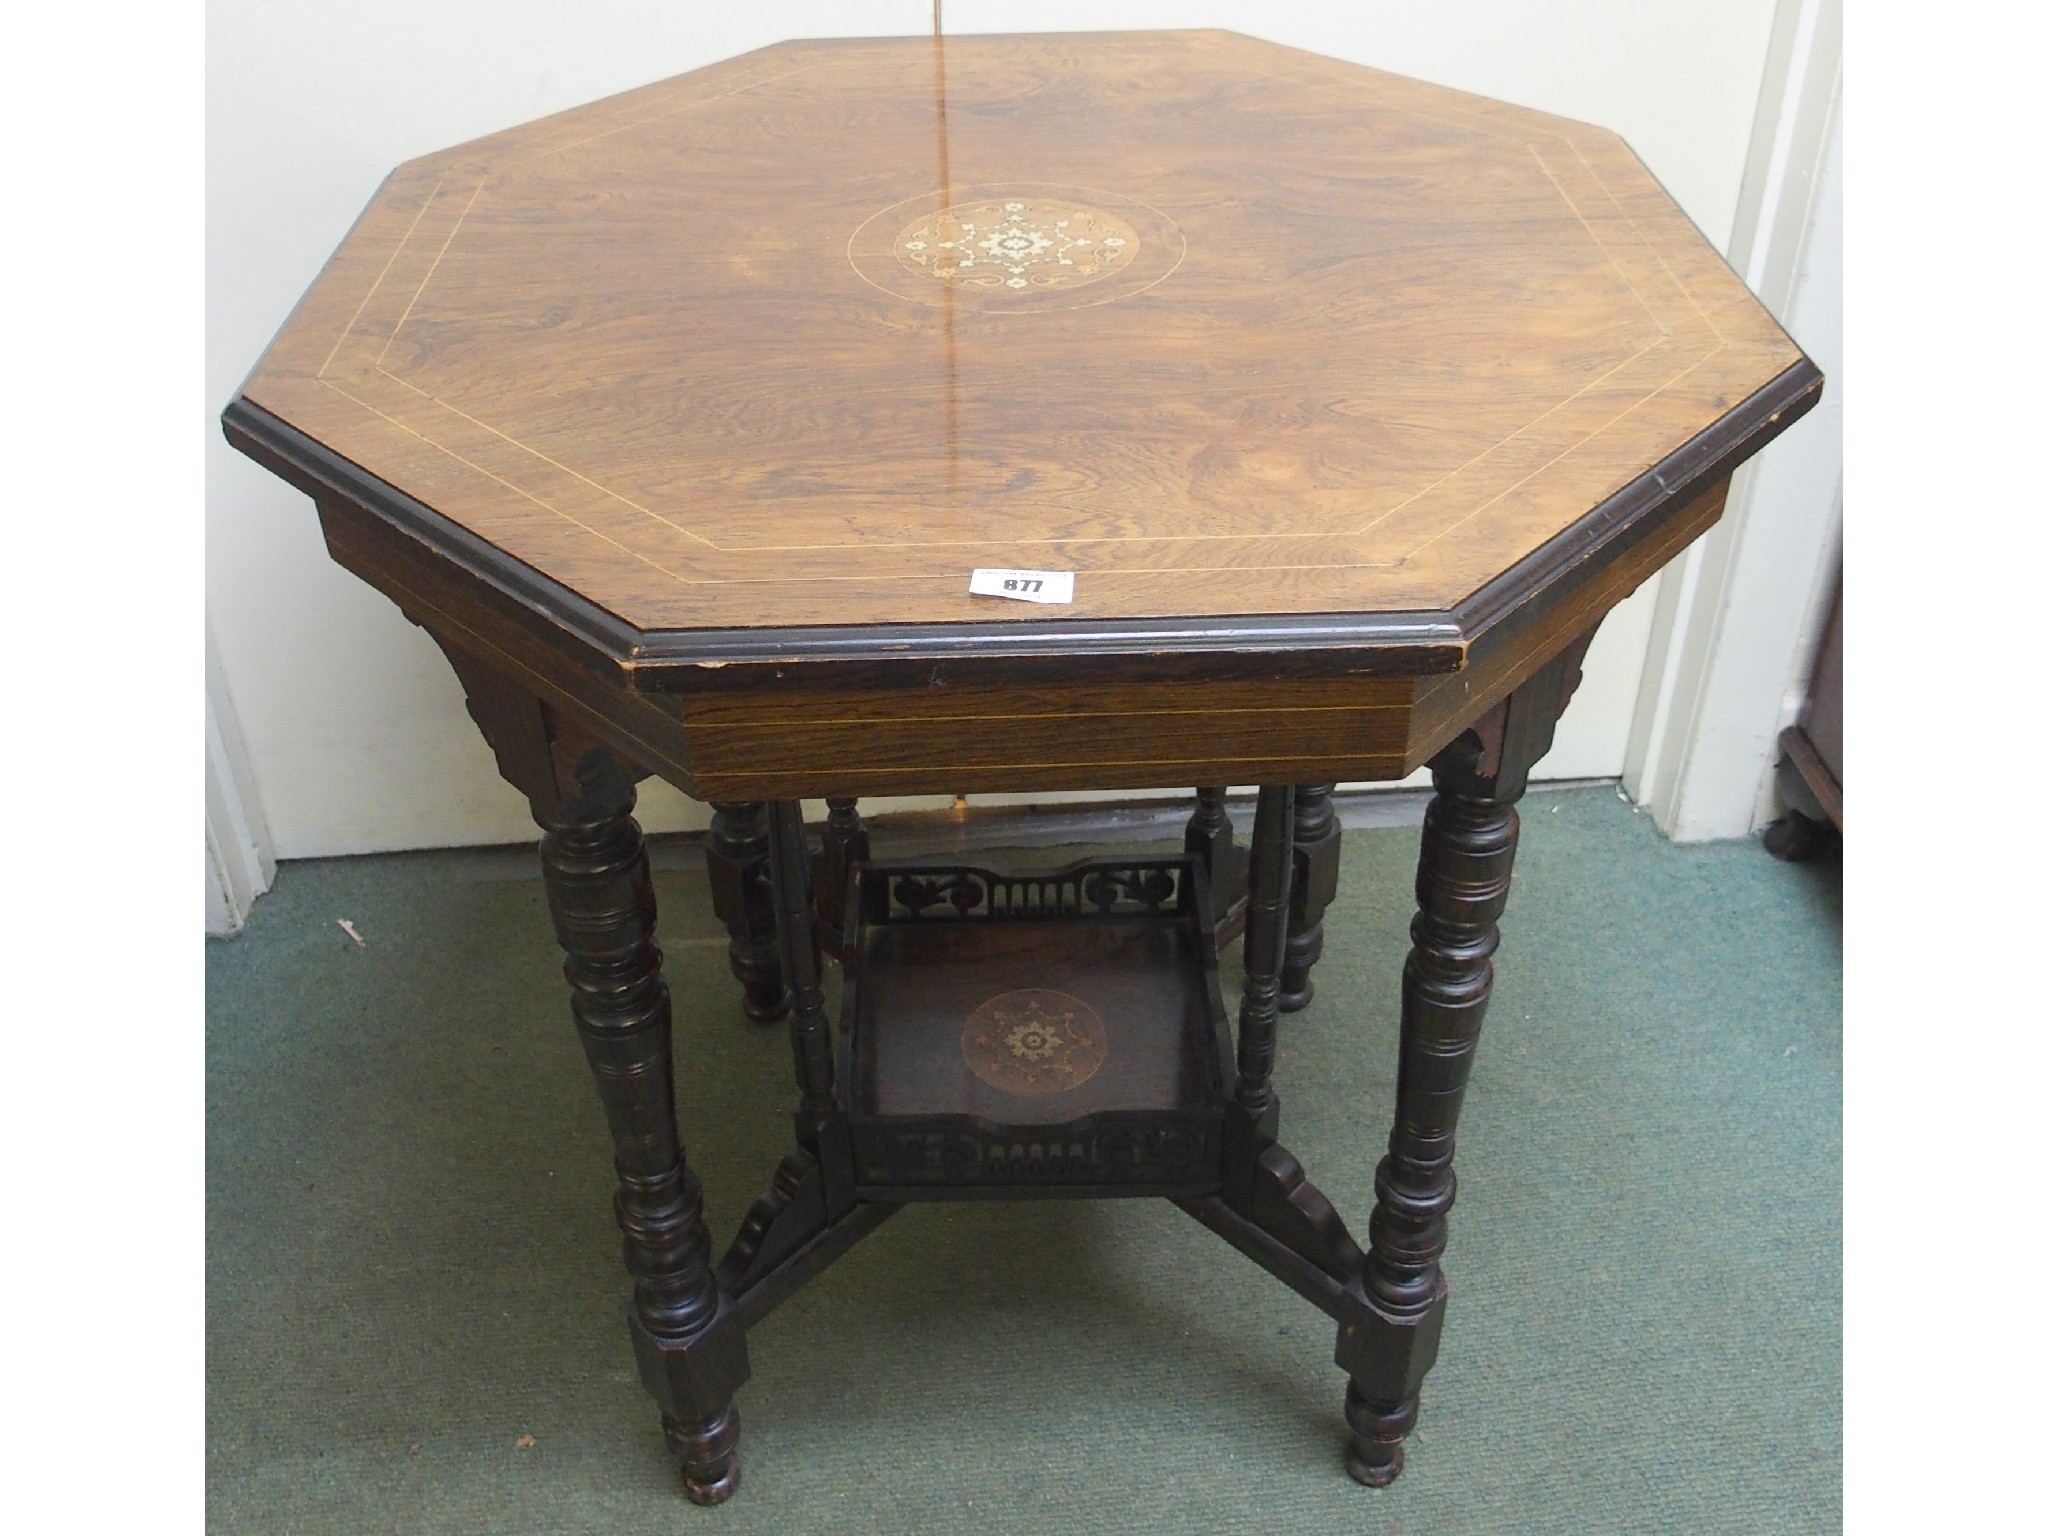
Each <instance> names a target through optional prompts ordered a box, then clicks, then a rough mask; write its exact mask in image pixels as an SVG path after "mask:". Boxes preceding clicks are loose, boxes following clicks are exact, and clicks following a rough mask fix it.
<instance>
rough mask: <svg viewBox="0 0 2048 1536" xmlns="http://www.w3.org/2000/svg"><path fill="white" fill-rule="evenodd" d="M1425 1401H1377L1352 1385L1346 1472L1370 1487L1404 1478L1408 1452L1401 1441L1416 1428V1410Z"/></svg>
mask: <svg viewBox="0 0 2048 1536" xmlns="http://www.w3.org/2000/svg"><path fill="white" fill-rule="evenodd" d="M1420 1405H1421V1399H1420V1398H1415V1397H1411V1398H1408V1399H1406V1400H1405V1401H1402V1402H1398V1403H1381V1402H1375V1401H1374V1400H1373V1399H1371V1398H1369V1397H1367V1396H1366V1395H1365V1394H1364V1393H1363V1392H1361V1391H1359V1390H1358V1383H1357V1382H1355V1381H1354V1382H1353V1383H1351V1385H1350V1387H1349V1388H1347V1389H1346V1390H1345V1393H1344V1422H1345V1423H1346V1424H1349V1425H1350V1426H1351V1442H1350V1444H1348V1445H1346V1446H1345V1447H1344V1470H1345V1471H1346V1472H1349V1473H1350V1474H1351V1475H1352V1477H1353V1478H1355V1479H1357V1480H1358V1481H1359V1482H1361V1483H1363V1484H1365V1486H1366V1487H1368V1488H1384V1487H1386V1486H1387V1484H1389V1483H1391V1482H1392V1481H1393V1480H1394V1479H1395V1478H1397V1477H1399V1476H1400V1475H1401V1467H1402V1465H1403V1463H1404V1462H1405V1461H1406V1459H1407V1457H1406V1453H1405V1452H1404V1451H1403V1450H1402V1449H1401V1442H1402V1441H1403V1440H1406V1439H1407V1438H1408V1434H1409V1431H1411V1430H1412V1429H1414V1428H1415V1413H1416V1409H1417V1408H1418V1407H1419V1406H1420Z"/></svg>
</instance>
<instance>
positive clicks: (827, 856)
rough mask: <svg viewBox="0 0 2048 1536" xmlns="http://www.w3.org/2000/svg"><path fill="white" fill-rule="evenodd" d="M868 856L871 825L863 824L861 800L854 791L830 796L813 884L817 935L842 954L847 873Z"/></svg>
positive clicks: (833, 952)
mask: <svg viewBox="0 0 2048 1536" xmlns="http://www.w3.org/2000/svg"><path fill="white" fill-rule="evenodd" d="M867 857H868V829H867V828H866V827H864V826H862V825H861V819H860V802H859V801H858V800H857V799H855V798H854V797H853V796H851V795H848V796H843V797H842V796H836V795H829V796H827V797H826V799H825V832H824V836H823V837H822V838H821V839H820V840H819V846H818V867H817V874H816V876H815V877H814V878H813V880H812V884H813V886H814V887H815V893H816V894H815V897H814V902H813V905H814V907H815V909H816V911H817V914H818V937H819V939H820V940H822V941H823V943H824V946H825V948H826V950H827V951H828V952H830V953H831V954H834V955H837V954H839V953H840V952H841V950H842V949H843V948H844V944H845V938H846V932H845V930H846V911H845V907H846V881H847V876H848V875H849V874H850V873H851V872H852V870H853V867H854V866H855V865H856V864H861V863H865V862H866V860H867Z"/></svg>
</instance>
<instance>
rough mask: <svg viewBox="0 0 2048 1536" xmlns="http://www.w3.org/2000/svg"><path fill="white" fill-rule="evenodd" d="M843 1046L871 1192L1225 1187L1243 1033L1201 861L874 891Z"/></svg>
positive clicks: (858, 931) (957, 870) (863, 874)
mask: <svg viewBox="0 0 2048 1536" xmlns="http://www.w3.org/2000/svg"><path fill="white" fill-rule="evenodd" d="M849 923H850V927H851V928H852V938H851V942H850V943H849V944H848V946H847V955H848V957H849V962H850V963H849V964H848V967H847V986H846V991H845V994H844V997H843V1000H842V1008H843V1018H842V1028H841V1032H840V1033H841V1040H842V1042H843V1049H844V1059H843V1062H842V1070H841V1079H840V1080H841V1082H842V1083H843V1084H844V1085H845V1087H844V1092H845V1099H844V1102H845V1104H846V1108H847V1113H848V1119H849V1122H850V1125H851V1130H852V1141H853V1162H854V1180H855V1185H856V1188H857V1189H858V1190H859V1192H860V1193H861V1195H862V1196H863V1197H864V1198H869V1199H878V1200H908V1199H945V1198H954V1199H962V1198H969V1199H987V1198H990V1197H1000V1196H1004V1195H1010V1196H1025V1197H1034V1198H1035V1197H1045V1196H1053V1195H1079V1196H1117V1195H1167V1196H1174V1197H1190V1196H1199V1195H1204V1194H1213V1193H1215V1192H1216V1191H1218V1190H1219V1189H1220V1188H1221V1187H1222V1169H1223V1123H1224V1109H1225V1106H1226V1104H1227V1103H1228V1101H1229V1097H1230V1091H1231V1087H1232V1081H1233V1079H1232V1073H1231V1067H1230V1060H1231V1051H1230V1030H1229V1022H1228V1018H1227V1016H1226V1015H1225V1013H1224V1009H1223V1000H1222V994H1221V991H1220V989H1219V987H1218V984H1217V977H1216V944H1215V930H1214V923H1213V919H1212V916H1211V914H1210V911H1209V906H1208V893H1207V889H1206V884H1205V881H1204V878H1203V875H1202V872H1201V870H1200V868H1199V866H1198V865H1197V864H1195V863H1194V862H1193V861H1192V860H1189V859H1184V858H1170V859H1123V860H1115V861H1103V862H1089V863H1082V864H1074V865H1069V866H1067V867H1065V868H1063V869H1060V870H1057V871H1054V872H1051V873H1049V874H1043V875H1004V874H999V873H997V872H995V871H991V870H984V869H975V868H968V867H963V866H957V865H946V866H934V865H928V864H905V863H895V862H879V861H878V862H874V863H870V864H866V865H863V866H861V867H860V869H859V870H858V871H857V872H856V876H855V888H854V896H853V905H852V909H851V910H850V912H849Z"/></svg>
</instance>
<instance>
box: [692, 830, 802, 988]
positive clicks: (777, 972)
mask: <svg viewBox="0 0 2048 1536" xmlns="http://www.w3.org/2000/svg"><path fill="white" fill-rule="evenodd" d="M704 863H705V867H706V868H707V870H708V871H709V873H710V876H711V909H712V911H714V912H716V913H717V914H718V919H719V921H720V922H722V923H724V924H725V931H726V933H727V934H728V935H729V936H730V939H731V943H730V944H728V945H727V947H726V954H727V957H728V958H729V959H730V960H731V962H732V973H733V975H734V976H735V977H737V978H738V979H739V983H740V986H741V987H742V988H743V989H744V991H745V996H744V1000H743V1002H742V1004H741V1006H742V1007H744V1008H745V1009H746V1013H747V1017H748V1018H750V1019H752V1020H754V1021H755V1022H756V1023H760V1024H768V1023H773V1022H774V1021H775V1020H776V1019H779V1018H781V1017H782V1016H783V1015H784V1014H786V1013H788V1012H789V998H788V995H787V994H786V992H785V991H784V988H783V984H782V968H781V967H780V966H779V965H778V964H777V963H776V957H775V911H774V905H773V903H772V901H771V900H770V898H769V895H768V807H767V806H766V805H765V804H764V803H763V802H761V801H759V800H714V801H713V802H712V803H711V832H710V835H709V836H708V837H706V838H705V840H704Z"/></svg>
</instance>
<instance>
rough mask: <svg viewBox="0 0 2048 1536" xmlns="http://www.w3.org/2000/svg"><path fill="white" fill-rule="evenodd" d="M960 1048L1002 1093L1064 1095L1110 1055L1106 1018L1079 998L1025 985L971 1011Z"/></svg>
mask: <svg viewBox="0 0 2048 1536" xmlns="http://www.w3.org/2000/svg"><path fill="white" fill-rule="evenodd" d="M960 1050H961V1053H962V1054H963V1055H964V1056H965V1057H966V1058H967V1065H968V1067H969V1068H970V1069H972V1071H973V1073H974V1075H975V1076H976V1077H978V1078H980V1079H981V1080H982V1081H983V1082H984V1083H987V1084H988V1085H989V1087H991V1088H995V1089H998V1090H1000V1091H1001V1092H1003V1093H1016V1094H1024V1095H1028V1096H1030V1097H1034V1098H1035V1097H1039V1096H1042V1095H1045V1094H1052V1093H1065V1092H1066V1091H1067V1090H1068V1089H1070V1088H1078V1087H1080V1085H1081V1084H1083V1083H1085V1082H1087V1081H1088V1079H1089V1078H1091V1077H1093V1076H1094V1075H1095V1074H1096V1072H1097V1071H1098V1070H1099V1069H1100V1068H1101V1066H1102V1063H1103V1060H1104V1059H1105V1058H1106V1057H1107V1056H1108V1054H1109V1050H1108V1042H1107V1039H1106V1036H1105V1032H1104V1030H1103V1027H1102V1020H1101V1018H1100V1017H1099V1016H1098V1015H1097V1014H1096V1012H1095V1010H1094V1009H1093V1008H1090V1007H1089V1006H1088V1005H1087V1004H1086V1003H1084V1002H1082V1001H1081V999H1079V998H1078V997H1072V996H1069V995H1068V994H1067V993H1065V992H1055V991H1052V990H1051V989H1049V988H1044V987H1026V988H1024V989H1023V990H1021V991H1017V992H1005V993H1003V994H1001V995H1000V996H997V997H992V998H990V999H989V1000H988V1001H987V1002H985V1003H983V1004H982V1005H981V1006H980V1007H979V1008H977V1009H975V1010H974V1012H973V1013H971V1014H969V1015H968V1018H967V1027H966V1028H965V1029H963V1030H961V1032H960Z"/></svg>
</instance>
